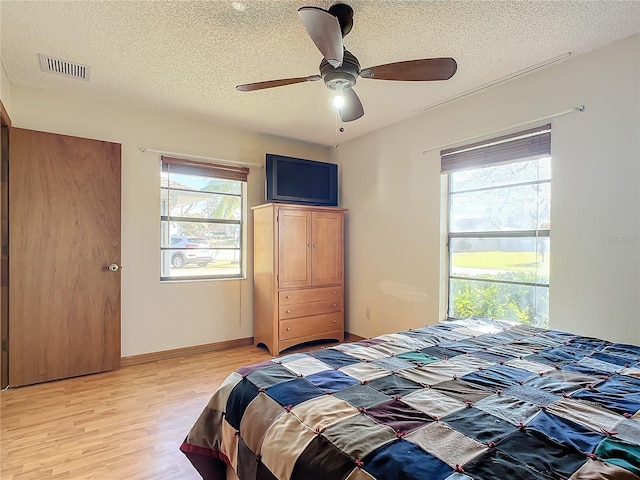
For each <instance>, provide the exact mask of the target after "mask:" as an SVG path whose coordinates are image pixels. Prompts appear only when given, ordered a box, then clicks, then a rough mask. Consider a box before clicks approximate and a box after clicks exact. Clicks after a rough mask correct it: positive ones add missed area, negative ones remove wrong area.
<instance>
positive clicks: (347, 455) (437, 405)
mask: <svg viewBox="0 0 640 480" xmlns="http://www.w3.org/2000/svg"><path fill="white" fill-rule="evenodd" d="M181 450H182V451H183V452H184V453H185V454H186V455H187V457H188V458H189V460H190V461H191V462H192V463H193V465H194V467H195V468H196V469H197V470H198V472H200V474H201V475H202V477H203V478H204V479H206V480H220V479H224V478H225V470H226V472H227V473H226V475H229V478H235V476H237V477H238V478H239V479H240V480H249V479H251V480H273V479H282V480H284V479H294V480H298V479H302V480H312V479H322V480H334V479H336V480H339V479H348V480H372V479H376V480H382V479H416V480H417V479H420V480H425V479H428V480H444V479H447V480H496V479H503V480H507V479H509V480H512V479H527V480H530V479H534V480H535V479H540V480H551V479H553V480H559V479H572V480H577V479H589V480H599V479H602V480H604V479H608V480H609V479H615V480H640V347H638V346H634V345H625V344H616V343H611V342H607V341H604V340H601V339H597V338H587V337H582V336H578V335H572V334H570V333H566V332H559V331H553V330H545V329H538V328H534V327H530V326H524V325H510V324H506V323H503V322H498V321H495V320H477V319H471V320H460V321H453V322H447V323H442V324H438V325H433V326H427V327H424V328H419V329H415V330H409V331H404V332H399V333H395V334H388V335H382V336H380V337H376V338H372V339H368V340H363V341H360V342H355V343H343V344H339V345H336V346H332V347H329V348H324V349H320V350H316V351H311V352H307V353H294V354H290V355H284V356H281V357H278V358H273V359H272V360H269V361H265V362H262V363H258V364H255V365H250V366H246V367H243V368H241V369H239V370H238V371H236V372H233V373H231V374H230V375H229V376H228V377H227V379H226V380H225V381H224V382H223V384H222V385H221V386H220V387H219V388H218V390H217V391H216V392H215V393H214V394H213V396H212V397H211V399H210V401H209V403H208V405H207V406H206V408H205V409H204V411H203V412H202V414H201V416H200V417H199V418H198V420H197V421H196V423H195V424H194V425H193V427H192V429H191V431H190V432H189V434H188V436H187V437H186V439H185V441H184V442H183V444H182V446H181Z"/></svg>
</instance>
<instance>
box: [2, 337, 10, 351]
mask: <svg viewBox="0 0 640 480" xmlns="http://www.w3.org/2000/svg"><path fill="white" fill-rule="evenodd" d="M2 351H3V352H8V351H9V342H8V341H7V340H6V339H4V340H2Z"/></svg>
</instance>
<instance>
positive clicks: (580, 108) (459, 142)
mask: <svg viewBox="0 0 640 480" xmlns="http://www.w3.org/2000/svg"><path fill="white" fill-rule="evenodd" d="M584 110H585V106H584V105H578V106H577V107H574V108H572V109H570V110H565V111H563V112H558V113H554V114H552V115H547V116H545V117H540V118H536V119H534V120H529V121H526V122H521V123H518V124H516V125H511V126H510V127H506V128H501V129H500V130H494V131H493V132H487V133H483V134H481V135H475V136H473V137H469V138H465V139H464V140H458V141H457V142H452V143H448V144H446V145H439V146H437V147H432V148H428V149H426V150H423V151H422V153H423V154H424V153H427V152H433V151H434V150H442V149H444V148H448V147H453V146H456V145H461V144H465V143H467V142H470V141H472V140H478V139H480V138H483V137H488V136H491V135H495V134H497V133H502V132H506V131H507V130H513V129H514V128H519V127H523V126H525V125H531V124H532V123H538V122H543V121H545V120H550V119H552V118H556V117H560V116H562V115H568V114H569V113H576V112H584Z"/></svg>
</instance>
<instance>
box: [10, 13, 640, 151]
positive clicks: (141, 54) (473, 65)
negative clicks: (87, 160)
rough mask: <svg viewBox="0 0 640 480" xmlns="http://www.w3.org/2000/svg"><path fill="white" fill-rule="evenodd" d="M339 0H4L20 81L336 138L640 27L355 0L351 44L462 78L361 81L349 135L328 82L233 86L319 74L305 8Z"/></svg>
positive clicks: (584, 16) (600, 16) (573, 16)
mask: <svg viewBox="0 0 640 480" xmlns="http://www.w3.org/2000/svg"><path fill="white" fill-rule="evenodd" d="M332 3H333V2H329V1H324V0H316V1H299V0H264V1H258V0H238V1H235V2H232V1H226V0H225V1H223V0H219V1H197V2H196V1H171V2H164V1H143V2H139V1H124V0H123V1H115V2H110V1H91V2H88V1H73V2H59V1H48V2H42V1H16V2H14V1H6V0H2V1H0V17H1V21H0V28H1V30H0V41H1V45H0V47H1V49H0V57H1V59H2V62H3V65H4V68H5V70H6V72H7V75H8V77H9V80H10V81H11V82H12V83H13V84H15V85H23V86H29V87H35V88H42V89H48V90H53V91H57V92H64V93H69V94H72V95H78V96H82V97H87V98H94V99H98V100H101V101H105V102H110V103H114V104H122V105H127V106H134V107H138V108H141V109H145V110H152V111H156V112H162V113H166V114H170V115H173V116H179V117H185V118H191V119H195V120H198V121H209V120H212V119H213V120H223V121H225V122H226V123H228V124H229V125H231V126H239V127H241V128H245V129H250V130H254V131H258V132H265V133H269V134H275V135H280V136H284V137H290V138H295V139H300V140H304V141H309V142H314V143H319V144H324V145H332V144H334V143H335V142H336V139H337V140H338V142H342V141H345V140H348V139H351V138H354V137H357V136H360V135H363V134H365V133H367V132H371V131H373V130H377V129H379V128H382V127H384V126H387V125H390V124H393V123H396V122H398V121H401V120H403V119H406V118H409V117H412V116H415V115H418V114H419V110H421V109H424V108H428V107H429V106H431V105H434V104H438V103H440V102H442V101H446V100H447V99H450V98H453V97H456V96H458V95H460V94H463V93H465V92H469V91H471V90H474V89H477V88H478V87H481V86H483V85H487V84H490V83H492V82H495V81H497V80H501V79H504V78H505V77H508V76H510V75H512V74H514V73H517V72H522V71H524V70H526V69H528V68H530V67H532V66H535V65H540V64H542V63H544V62H547V61H549V60H550V59H554V58H557V57H559V56H561V55H563V54H566V53H567V52H571V53H572V56H575V55H579V54H582V53H585V52H587V51H590V50H593V49H595V48H598V47H600V46H604V45H607V44H610V43H612V42H614V41H616V40H619V39H622V38H625V37H628V36H631V35H634V34H637V33H640V2H638V1H535V2H534V1H456V2H453V1H446V0H445V1H418V0H414V1H396V0H385V1H374V0H346V2H345V3H348V4H349V5H351V6H352V8H353V10H354V12H355V14H354V26H353V30H352V31H351V33H350V34H349V35H347V37H345V46H346V48H347V49H349V50H350V51H351V52H352V53H353V54H355V55H356V56H357V57H358V58H359V60H360V64H361V65H362V67H363V68H365V67H370V66H375V65H380V64H385V63H390V62H396V61H402V60H412V59H418V58H429V57H442V56H451V57H454V58H455V59H456V60H457V62H458V71H457V73H456V75H455V76H454V77H453V78H452V79H451V80H448V81H444V82H388V81H381V80H370V79H359V80H358V84H357V85H356V86H355V90H356V92H357V93H358V95H359V96H360V99H361V100H362V103H363V105H364V109H365V115H364V117H362V118H361V119H359V120H356V121H354V122H350V123H347V124H345V125H344V127H345V131H344V133H338V132H337V129H336V125H337V121H336V114H335V110H333V107H332V106H331V94H330V91H329V90H327V89H326V87H325V86H324V85H323V83H322V82H314V83H301V84H297V85H290V86H285V87H278V88H273V89H269V90H261V91H254V92H238V91H236V90H235V89H234V87H235V85H237V84H241V83H250V82H257V81H263V80H273V79H279V78H288V77H301V76H307V75H313V74H317V73H318V65H319V63H320V60H321V59H322V56H321V54H320V53H319V52H318V50H317V49H316V47H315V46H314V44H313V42H312V41H311V39H310V38H309V37H308V35H307V33H306V31H305V30H304V27H303V26H302V24H301V22H300V20H299V18H298V15H297V9H298V8H299V7H301V6H305V5H315V6H319V7H322V8H328V7H329V6H330V5H331V4H332ZM238 7H239V8H238ZM243 8H244V9H243ZM38 53H42V54H46V55H50V56H52V57H56V58H60V59H64V60H69V61H72V62H77V63H81V64H86V65H89V66H90V67H91V74H90V80H89V81H88V82H86V81H82V80H71V79H67V78H65V77H62V76H59V75H55V74H51V73H44V72H42V71H41V70H40V65H39V62H38Z"/></svg>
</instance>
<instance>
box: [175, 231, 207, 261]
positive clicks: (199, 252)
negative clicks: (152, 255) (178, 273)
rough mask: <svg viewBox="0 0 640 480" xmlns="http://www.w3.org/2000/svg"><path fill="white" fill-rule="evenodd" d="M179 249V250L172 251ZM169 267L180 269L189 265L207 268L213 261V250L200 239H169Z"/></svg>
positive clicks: (182, 237)
mask: <svg viewBox="0 0 640 480" xmlns="http://www.w3.org/2000/svg"><path fill="white" fill-rule="evenodd" d="M175 248H179V249H180V250H173V249H175ZM171 249H172V250H171V265H172V266H173V267H174V268H182V267H185V266H187V265H189V264H196V265H198V266H199V267H205V266H207V265H208V264H209V263H210V262H211V261H212V260H213V250H212V249H211V248H210V247H209V244H208V243H207V241H206V240H205V239H204V238H202V237H187V236H178V235H176V236H173V237H171Z"/></svg>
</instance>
